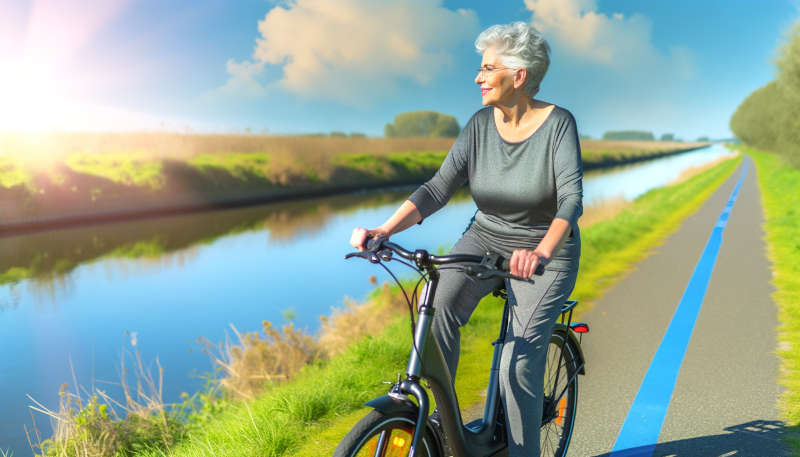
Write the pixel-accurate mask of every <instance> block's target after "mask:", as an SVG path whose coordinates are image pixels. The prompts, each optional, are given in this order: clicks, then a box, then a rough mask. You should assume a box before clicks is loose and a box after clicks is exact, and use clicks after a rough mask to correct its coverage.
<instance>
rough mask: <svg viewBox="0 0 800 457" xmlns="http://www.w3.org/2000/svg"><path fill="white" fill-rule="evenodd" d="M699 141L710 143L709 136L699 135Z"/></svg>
mask: <svg viewBox="0 0 800 457" xmlns="http://www.w3.org/2000/svg"><path fill="white" fill-rule="evenodd" d="M697 142H698V143H708V137H707V136H701V137H697Z"/></svg>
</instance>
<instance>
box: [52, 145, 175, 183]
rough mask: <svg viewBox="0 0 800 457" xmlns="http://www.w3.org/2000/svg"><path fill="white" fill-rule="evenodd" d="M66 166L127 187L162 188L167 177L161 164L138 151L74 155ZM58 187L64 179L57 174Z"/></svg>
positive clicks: (68, 159) (66, 160)
mask: <svg viewBox="0 0 800 457" xmlns="http://www.w3.org/2000/svg"><path fill="white" fill-rule="evenodd" d="M64 164H65V165H66V166H67V167H69V168H70V169H72V170H73V171H75V172H77V173H83V174H87V175H92V176H97V177H101V178H106V179H108V180H110V181H111V182H114V183H117V184H123V185H126V186H136V187H145V188H151V189H160V188H162V187H163V186H164V180H165V177H164V175H163V173H162V172H161V171H162V163H161V162H160V161H155V160H150V159H148V158H147V155H146V154H144V153H139V152H111V153H105V154H72V155H69V156H67V158H66V159H65V160H64ZM56 176H57V178H56V179H55V180H54V182H55V184H62V185H63V183H64V181H65V177H64V176H63V175H61V174H57V175H56Z"/></svg>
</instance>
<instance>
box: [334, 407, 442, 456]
mask: <svg viewBox="0 0 800 457" xmlns="http://www.w3.org/2000/svg"><path fill="white" fill-rule="evenodd" d="M416 421H417V418H416V415H415V414H413V413H412V412H409V411H398V412H393V413H389V414H385V413H382V412H380V411H371V412H370V413H369V414H367V415H366V416H364V418H362V419H361V420H360V421H358V423H357V424H356V425H355V426H353V428H352V429H350V432H348V433H347V435H345V437H344V438H343V439H342V441H340V442H339V445H338V446H337V447H336V450H335V451H333V457H366V456H369V457H377V456H382V457H395V456H397V457H399V456H406V455H408V451H409V449H410V447H411V438H412V436H413V434H414V425H415V424H416ZM386 432H388V434H386ZM382 435H383V440H382V441H381V436H382ZM438 443H439V440H437V439H436V438H435V437H434V435H433V432H432V431H431V430H430V428H427V429H426V430H425V433H424V434H423V435H422V443H420V446H419V448H418V450H417V452H416V455H417V456H419V457H442V453H441V451H440V448H439V444H438ZM379 445H380V446H381V448H382V450H380V451H378V446H379Z"/></svg>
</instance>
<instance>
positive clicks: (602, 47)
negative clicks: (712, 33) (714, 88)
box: [525, 0, 693, 79]
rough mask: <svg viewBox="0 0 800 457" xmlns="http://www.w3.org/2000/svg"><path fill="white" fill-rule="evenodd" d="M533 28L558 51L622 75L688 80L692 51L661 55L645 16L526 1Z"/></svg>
mask: <svg viewBox="0 0 800 457" xmlns="http://www.w3.org/2000/svg"><path fill="white" fill-rule="evenodd" d="M525 6H526V7H527V8H528V9H529V10H530V11H532V12H533V17H532V19H531V23H532V24H533V26H534V27H536V28H537V29H539V31H541V32H542V33H543V34H544V35H545V37H546V38H547V40H548V41H549V42H550V43H551V45H553V46H554V47H556V48H559V49H560V50H563V51H565V52H567V53H569V54H572V55H573V56H575V57H578V58H580V59H582V60H585V61H587V62H591V63H594V64H599V65H602V66H605V67H608V68H611V69H617V70H619V71H620V72H629V71H631V70H634V71H636V70H637V69H640V70H644V69H649V70H657V71H661V72H667V73H670V74H674V75H675V76H677V77H681V78H684V79H685V78H689V77H691V75H692V73H693V68H692V55H691V51H689V49H687V48H686V47H680V46H674V47H672V48H670V50H669V53H668V54H662V53H660V52H659V51H658V49H656V47H655V46H654V45H653V42H652V22H651V21H650V19H649V18H648V17H646V16H644V15H641V14H633V15H630V16H628V17H625V16H624V15H622V14H620V13H613V14H611V15H610V16H608V15H605V14H602V13H598V12H597V5H596V3H595V1H594V0H525Z"/></svg>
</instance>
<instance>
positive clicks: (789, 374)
mask: <svg viewBox="0 0 800 457" xmlns="http://www.w3.org/2000/svg"><path fill="white" fill-rule="evenodd" d="M742 149H744V151H745V152H746V153H747V154H749V155H750V156H751V157H752V158H753V159H754V160H755V162H756V167H757V169H758V184H759V187H760V188H761V199H762V202H763V206H764V218H765V220H766V222H765V225H764V229H765V231H766V233H767V243H768V249H769V251H768V256H769V260H770V262H771V263H772V269H773V272H774V276H773V280H772V283H773V285H774V286H775V293H774V294H773V299H774V300H775V303H776V304H777V305H778V313H779V321H780V323H781V324H780V328H779V336H778V339H779V342H780V345H779V350H778V353H779V355H780V357H781V384H782V385H783V386H784V387H785V388H786V390H785V392H784V393H783V396H782V397H781V409H782V410H783V413H784V419H785V420H786V423H787V426H788V429H789V433H788V434H787V435H786V440H787V442H789V443H790V444H791V445H792V447H793V449H794V454H793V455H795V456H800V170H798V169H797V168H793V167H792V166H791V165H790V164H789V162H788V160H787V158H785V157H781V156H779V155H776V154H771V153H767V152H763V151H758V150H755V149H752V148H747V147H743V148H742Z"/></svg>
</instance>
